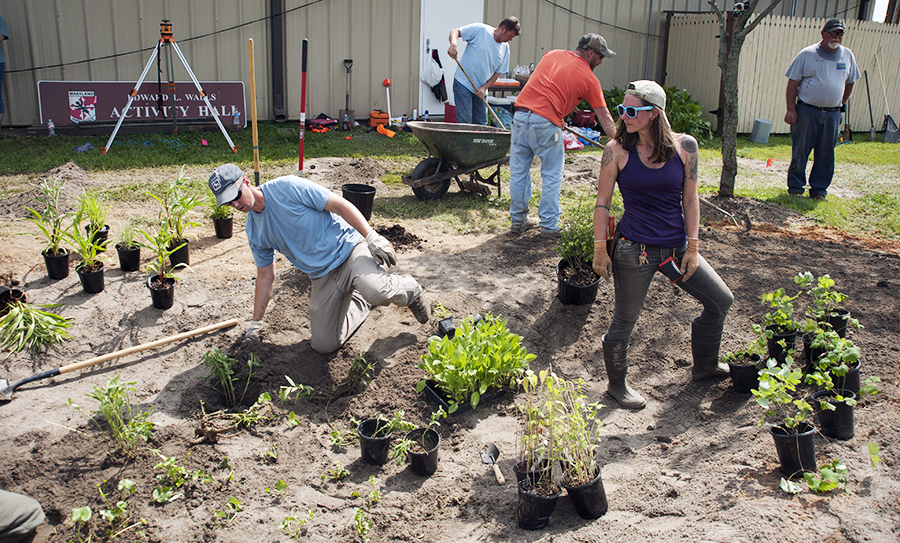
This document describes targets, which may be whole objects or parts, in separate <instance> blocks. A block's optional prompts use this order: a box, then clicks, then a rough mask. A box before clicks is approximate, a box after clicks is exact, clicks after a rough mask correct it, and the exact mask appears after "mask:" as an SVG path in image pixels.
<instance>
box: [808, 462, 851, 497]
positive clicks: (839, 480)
mask: <svg viewBox="0 0 900 543" xmlns="http://www.w3.org/2000/svg"><path fill="white" fill-rule="evenodd" d="M803 479H804V480H805V481H806V484H808V485H809V488H810V489H811V490H812V491H813V492H822V493H824V492H830V491H832V490H834V489H835V488H837V487H838V485H844V487H845V490H846V485H847V466H845V465H844V463H843V462H841V461H840V460H838V459H835V460H832V461H831V463H830V464H825V465H824V466H822V467H820V468H819V473H804V474H803ZM847 492H849V490H847Z"/></svg>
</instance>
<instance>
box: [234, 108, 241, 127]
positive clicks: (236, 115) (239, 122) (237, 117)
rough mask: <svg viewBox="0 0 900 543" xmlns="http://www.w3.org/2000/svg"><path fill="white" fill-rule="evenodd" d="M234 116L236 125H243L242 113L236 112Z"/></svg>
mask: <svg viewBox="0 0 900 543" xmlns="http://www.w3.org/2000/svg"><path fill="white" fill-rule="evenodd" d="M233 115H234V124H241V112H240V111H237V110H235V112H234V113H233Z"/></svg>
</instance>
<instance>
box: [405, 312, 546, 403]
mask: <svg viewBox="0 0 900 543" xmlns="http://www.w3.org/2000/svg"><path fill="white" fill-rule="evenodd" d="M506 324H507V322H506V319H504V318H502V317H501V316H499V315H498V316H494V315H492V314H491V313H487V315H485V317H484V318H483V319H480V320H478V321H477V323H476V319H475V317H474V316H473V317H467V318H465V319H463V321H462V322H461V323H460V325H459V327H458V328H457V329H456V333H455V334H454V336H453V338H450V337H449V336H444V337H437V336H432V337H431V338H430V339H429V344H428V353H426V354H424V355H422V363H421V364H419V365H418V366H416V367H418V368H420V369H423V370H425V371H426V372H428V375H429V379H423V380H421V381H419V382H418V383H417V384H416V390H417V391H418V392H422V391H423V390H428V391H429V394H430V395H431V396H432V398H434V399H435V400H436V401H437V402H438V403H439V404H441V405H442V407H444V409H445V410H446V411H447V412H448V413H450V414H453V413H456V412H457V410H458V409H460V408H462V409H463V411H465V410H466V409H475V407H477V406H478V404H479V402H481V401H482V400H483V399H484V398H485V395H486V394H490V395H492V396H493V395H494V394H496V395H499V394H502V393H503V387H510V388H511V387H514V386H515V385H516V381H517V379H518V378H519V377H520V376H521V374H522V372H523V371H524V370H525V369H526V368H527V367H528V362H530V361H531V360H534V359H535V358H536V357H535V355H533V354H530V353H529V352H528V351H527V349H525V347H523V346H522V345H521V341H522V338H521V337H520V336H519V335H517V334H514V333H512V332H510V331H509V330H508V329H507V328H506Z"/></svg>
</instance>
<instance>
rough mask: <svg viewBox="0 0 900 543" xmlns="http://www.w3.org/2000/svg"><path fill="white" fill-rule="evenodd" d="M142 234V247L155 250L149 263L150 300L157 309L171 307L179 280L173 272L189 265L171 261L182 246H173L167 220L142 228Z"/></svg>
mask: <svg viewBox="0 0 900 543" xmlns="http://www.w3.org/2000/svg"><path fill="white" fill-rule="evenodd" d="M140 234H141V236H142V237H143V238H144V241H143V242H141V243H140V245H141V247H143V248H145V249H147V250H149V251H152V252H153V261H152V262H150V264H148V265H147V275H148V276H149V277H148V278H147V287H148V288H149V289H150V300H151V302H152V304H153V307H155V308H157V309H169V308H170V307H172V305H173V304H174V303H175V283H176V282H177V281H178V280H179V278H178V277H177V276H176V275H175V274H174V273H173V272H174V271H175V270H177V269H179V268H187V267H188V266H187V264H184V263H181V262H179V263H178V264H174V265H173V264H171V263H170V261H169V257H170V256H171V255H172V253H173V252H175V251H176V250H177V249H179V248H180V247H181V246H180V245H178V246H175V247H174V248H173V244H172V239H173V238H174V235H173V234H172V232H171V231H170V230H169V223H168V222H166V221H165V220H160V221H159V223H158V224H157V226H156V227H149V228H146V229H141V230H140Z"/></svg>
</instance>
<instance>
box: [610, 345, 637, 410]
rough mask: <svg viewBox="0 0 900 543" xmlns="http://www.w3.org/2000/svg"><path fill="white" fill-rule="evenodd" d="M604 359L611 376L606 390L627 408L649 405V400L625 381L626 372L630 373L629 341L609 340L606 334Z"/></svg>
mask: <svg viewBox="0 0 900 543" xmlns="http://www.w3.org/2000/svg"><path fill="white" fill-rule="evenodd" d="M603 361H604V362H605V363H606V374H607V376H609V385H608V386H607V387H606V392H608V393H609V395H610V396H612V397H613V398H614V399H615V400H616V401H617V402H619V405H621V406H622V407H624V408H626V409H642V408H643V407H644V406H645V405H647V401H646V400H644V398H643V397H642V396H641V395H640V394H638V393H637V392H636V391H635V390H634V389H632V388H631V387H629V386H628V384H627V383H625V374H627V373H628V342H627V341H623V342H618V343H614V342H609V341H606V334H604V335H603Z"/></svg>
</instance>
